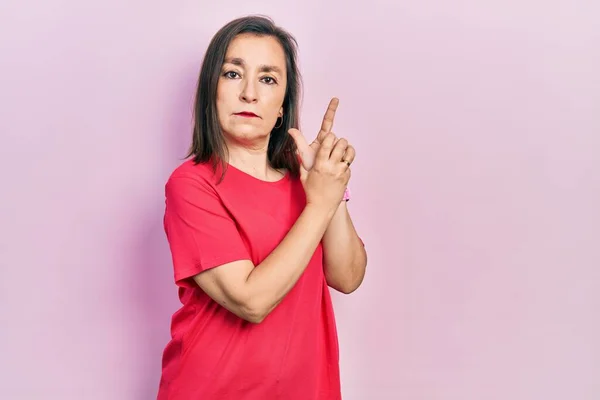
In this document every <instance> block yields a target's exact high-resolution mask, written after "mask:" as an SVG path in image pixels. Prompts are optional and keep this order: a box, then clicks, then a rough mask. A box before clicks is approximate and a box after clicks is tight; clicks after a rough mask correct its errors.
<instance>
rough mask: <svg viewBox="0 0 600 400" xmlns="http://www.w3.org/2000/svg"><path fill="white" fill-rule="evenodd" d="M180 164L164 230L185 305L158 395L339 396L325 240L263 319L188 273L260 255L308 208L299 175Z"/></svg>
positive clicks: (324, 399) (206, 398)
mask: <svg viewBox="0 0 600 400" xmlns="http://www.w3.org/2000/svg"><path fill="white" fill-rule="evenodd" d="M219 177H220V170H218V171H217V174H216V175H215V174H213V171H212V168H211V166H210V165H208V164H198V165H194V164H193V163H192V161H191V160H189V161H186V162H184V163H183V164H182V165H180V166H179V167H178V168H177V169H176V170H175V171H174V172H173V174H172V175H171V177H170V178H169V180H168V182H167V184H166V210H165V217H164V225H165V232H166V235H167V238H168V241H169V246H170V249H171V254H172V258H173V265H174V272H175V281H176V283H177V285H178V286H179V297H180V300H181V303H182V307H181V308H180V309H179V310H178V311H177V312H176V313H175V314H174V315H173V319H172V325H171V335H172V339H171V341H170V342H169V343H168V344H167V346H166V348H165V350H164V354H163V369H162V377H161V381H160V388H159V393H158V399H159V400H167V399H168V400H216V399H231V400H275V399H282V400H284V399H285V400H339V399H341V393H340V376H339V353H338V340H337V332H336V326H335V318H334V313H333V308H332V302H331V297H330V293H329V289H328V286H327V283H326V281H325V276H324V272H323V250H322V247H321V245H319V246H318V248H317V250H316V251H315V253H314V255H313V257H312V258H311V260H310V262H309V264H308V266H307V267H306V270H305V271H304V273H303V274H302V276H301V277H300V279H299V280H298V282H297V283H296V285H295V286H294V288H293V289H292V290H291V291H290V292H289V293H288V294H287V296H286V297H285V298H284V299H283V301H282V302H281V303H280V304H279V305H278V306H277V307H276V308H275V309H274V310H273V311H272V312H271V313H270V314H269V315H268V316H267V317H266V318H265V319H264V320H263V322H261V323H260V324H254V323H250V322H247V321H245V320H243V319H241V318H239V317H237V316H236V315H235V314H233V313H231V312H230V311H228V310H227V309H225V308H224V307H222V306H221V305H219V304H218V303H216V302H215V301H214V300H212V299H211V298H210V297H208V295H206V294H205V293H204V292H203V291H202V290H201V289H200V288H199V287H198V286H197V285H196V284H195V283H194V281H193V280H192V279H191V277H192V276H193V275H196V274H198V273H200V272H202V271H205V270H207V269H210V268H213V267H216V266H219V265H222V264H225V263H229V262H232V261H236V260H251V261H252V262H253V263H254V265H258V264H260V263H261V261H262V260H264V259H265V258H266V257H267V256H268V255H269V253H271V251H272V250H273V249H275V247H277V245H278V244H279V243H280V242H281V240H282V239H283V238H284V237H285V236H286V234H287V233H288V231H289V230H290V228H291V227H292V225H293V224H294V223H295V222H296V220H297V218H298V216H299V215H300V213H301V212H302V210H303V209H304V206H305V204H306V197H305V194H304V189H303V187H302V184H301V182H300V181H299V180H298V179H295V178H293V177H291V176H290V175H289V174H288V175H286V176H285V177H284V178H282V179H281V180H279V181H277V182H265V181H261V180H259V179H256V178H254V177H252V176H251V175H249V174H246V173H244V172H242V171H241V170H239V169H236V168H234V167H233V166H229V167H228V169H227V171H226V175H225V178H224V180H223V181H222V182H221V183H217V182H218V179H219Z"/></svg>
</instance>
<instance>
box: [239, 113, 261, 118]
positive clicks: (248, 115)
mask: <svg viewBox="0 0 600 400" xmlns="http://www.w3.org/2000/svg"><path fill="white" fill-rule="evenodd" d="M235 115H238V116H240V117H246V118H256V117H258V115H256V114H254V113H253V112H250V111H242V112H239V113H236V114H235Z"/></svg>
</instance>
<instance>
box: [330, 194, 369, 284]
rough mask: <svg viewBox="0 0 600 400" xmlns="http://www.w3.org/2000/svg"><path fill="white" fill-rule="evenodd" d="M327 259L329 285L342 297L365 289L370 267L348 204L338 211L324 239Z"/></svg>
mask: <svg viewBox="0 0 600 400" xmlns="http://www.w3.org/2000/svg"><path fill="white" fill-rule="evenodd" d="M323 257H324V267H325V277H326V279H327V284H328V285H329V286H331V287H332V288H334V289H335V290H337V291H339V292H342V293H346V294H349V293H352V292H353V291H355V290H356V289H358V287H359V286H360V285H361V283H362V281H363V279H364V277H365V271H366V267H367V252H366V250H365V247H364V245H363V243H362V241H361V240H360V238H359V237H358V234H357V233H356V230H355V228H354V225H353V224H352V218H350V213H349V212H348V207H347V203H346V202H345V201H344V202H342V203H341V204H340V206H339V207H338V209H337V211H336V213H335V215H334V216H333V218H332V220H331V222H330V224H329V227H328V228H327V230H326V231H325V234H324V236H323Z"/></svg>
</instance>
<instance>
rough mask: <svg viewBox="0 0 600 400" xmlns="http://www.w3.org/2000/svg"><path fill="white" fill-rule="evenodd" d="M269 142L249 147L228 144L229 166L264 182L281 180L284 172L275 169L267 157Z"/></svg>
mask: <svg viewBox="0 0 600 400" xmlns="http://www.w3.org/2000/svg"><path fill="white" fill-rule="evenodd" d="M268 145H269V142H268V141H265V142H264V143H262V144H260V145H254V146H248V145H242V144H239V143H230V142H229V143H227V150H228V153H229V164H230V165H232V166H234V167H235V168H237V169H239V170H241V171H244V172H245V173H247V174H249V175H252V176H254V177H255V178H257V179H260V180H264V181H276V180H278V179H281V177H282V174H283V173H282V172H281V171H277V170H275V169H273V168H272V167H271V165H270V163H269V159H268V157H267V149H268Z"/></svg>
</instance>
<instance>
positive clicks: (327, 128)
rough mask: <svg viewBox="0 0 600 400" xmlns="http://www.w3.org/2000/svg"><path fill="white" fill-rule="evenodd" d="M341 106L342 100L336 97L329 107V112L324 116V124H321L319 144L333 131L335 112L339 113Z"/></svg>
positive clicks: (318, 136) (318, 137)
mask: <svg viewBox="0 0 600 400" xmlns="http://www.w3.org/2000/svg"><path fill="white" fill-rule="evenodd" d="M339 104H340V100H339V99H338V98H337V97H334V98H332V99H331V100H330V101H329V106H328V107H327V111H325V115H324V116H323V122H322V123H321V130H320V131H319V134H318V135H317V140H318V141H319V142H321V141H323V138H324V137H325V135H327V134H328V133H329V132H331V130H332V129H333V121H334V119H335V112H336V111H337V108H338V105H339Z"/></svg>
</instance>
